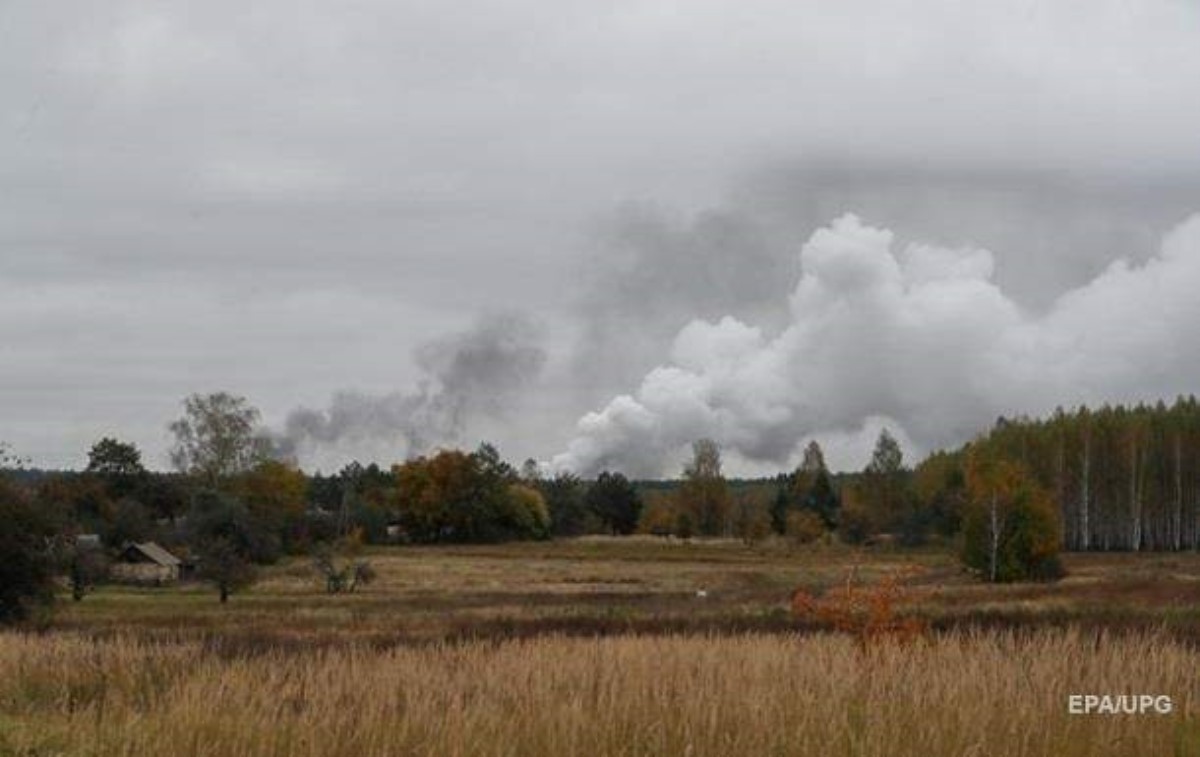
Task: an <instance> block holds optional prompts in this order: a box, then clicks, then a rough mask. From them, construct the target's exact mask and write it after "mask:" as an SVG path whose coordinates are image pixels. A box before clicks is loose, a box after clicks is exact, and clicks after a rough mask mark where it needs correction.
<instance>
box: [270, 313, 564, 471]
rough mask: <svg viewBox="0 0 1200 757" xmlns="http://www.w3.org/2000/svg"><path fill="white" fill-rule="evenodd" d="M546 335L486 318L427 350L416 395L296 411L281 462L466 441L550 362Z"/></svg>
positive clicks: (362, 397)
mask: <svg viewBox="0 0 1200 757" xmlns="http://www.w3.org/2000/svg"><path fill="white" fill-rule="evenodd" d="M541 339H542V331H541V329H540V328H539V327H538V325H537V324H535V323H534V322H533V321H532V320H530V319H529V318H528V317H527V316H525V315H522V314H520V313H500V314H489V315H487V316H485V317H482V318H480V319H479V321H478V322H477V323H476V324H475V325H474V326H473V327H472V328H470V329H469V330H467V331H464V332H462V333H459V334H454V335H451V336H447V337H443V338H441V339H437V340H434V341H432V342H429V343H426V344H424V345H422V346H421V347H420V348H419V349H417V351H416V354H415V359H416V362H417V365H418V366H419V367H420V368H421V371H422V373H423V374H424V378H423V379H422V380H421V382H420V384H419V386H418V387H417V389H416V390H415V391H411V392H393V393H391V394H385V395H368V394H362V393H357V392H349V391H344V392H339V393H337V394H335V395H334V396H333V399H332V400H331V402H330V404H329V407H328V408H326V409H324V410H312V409H309V408H299V409H297V410H294V411H292V412H291V413H290V414H289V415H288V417H287V421H286V422H285V424H284V429H283V432H282V433H281V434H279V435H278V439H277V446H278V449H279V452H280V454H281V455H283V456H287V457H295V456H297V455H298V454H301V453H305V452H309V453H311V452H313V451H317V450H321V449H323V448H329V447H337V446H339V445H343V444H345V443H350V444H354V443H361V442H370V443H383V444H385V445H389V446H392V445H400V446H402V447H403V449H402V450H398V452H400V453H401V454H403V455H408V456H412V455H417V454H422V453H424V452H427V451H429V450H430V449H432V448H433V447H435V446H437V445H441V444H453V443H457V442H460V441H461V436H462V434H463V432H464V430H466V429H467V428H468V427H469V426H470V424H471V423H472V421H474V420H478V419H480V418H498V417H501V416H503V415H504V413H505V412H506V410H508V409H509V408H510V405H511V403H512V402H513V400H514V398H515V396H516V395H517V394H518V393H519V391H520V390H521V389H522V388H523V387H524V386H526V385H527V384H528V383H529V382H531V381H533V380H534V379H535V378H536V377H537V375H538V374H539V372H540V371H541V369H542V366H543V364H544V363H545V360H546V354H545V350H544V349H543V347H542V346H541Z"/></svg>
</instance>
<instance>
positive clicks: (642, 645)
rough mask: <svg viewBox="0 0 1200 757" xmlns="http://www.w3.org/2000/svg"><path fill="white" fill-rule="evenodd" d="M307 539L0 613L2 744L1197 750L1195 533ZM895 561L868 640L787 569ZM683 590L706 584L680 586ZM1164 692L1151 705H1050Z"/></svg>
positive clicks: (1142, 756) (450, 751) (248, 751)
mask: <svg viewBox="0 0 1200 757" xmlns="http://www.w3.org/2000/svg"><path fill="white" fill-rule="evenodd" d="M370 557H371V559H372V561H373V563H374V565H375V567H376V568H377V571H378V574H379V580H378V582H377V583H374V584H372V585H370V586H369V587H367V588H366V589H365V590H363V591H361V592H359V593H357V594H354V595H339V596H330V595H327V594H325V593H324V591H323V590H322V585H321V583H320V581H319V580H318V579H317V578H316V577H315V576H314V574H313V572H312V571H311V568H310V567H309V564H308V563H307V562H306V561H299V560H298V561H291V562H285V563H283V564H281V565H278V566H274V567H272V568H270V569H268V570H267V571H266V572H265V574H264V576H263V578H262V580H261V581H260V582H259V583H258V584H257V585H256V586H255V587H254V588H253V589H251V590H250V591H248V592H246V593H245V594H239V595H236V596H235V597H234V598H233V599H232V600H231V601H230V603H229V604H228V605H224V606H222V605H220V604H219V603H218V602H217V600H216V595H215V593H214V592H213V591H211V590H209V589H207V588H205V587H203V586H196V585H184V586H180V587H174V588H166V589H156V590H149V589H141V590H139V589H131V588H122V587H105V588H103V589H102V590H101V591H99V592H97V593H96V594H94V595H92V596H89V597H88V598H87V599H86V600H85V601H84V602H82V603H77V604H76V603H71V602H69V601H68V602H64V603H63V604H62V605H61V606H60V608H59V612H58V614H57V616H56V619H55V621H54V625H53V626H52V627H51V628H50V629H48V631H47V632H45V633H42V634H39V635H33V634H30V635H19V634H13V633H10V634H5V635H0V756H3V757H7V756H8V755H57V754H63V755H95V756H96V757H101V756H104V755H131V756H134V755H150V754H172V755H211V756H212V757H225V756H226V755H230V756H232V755H333V756H335V757H336V756H338V755H347V757H348V756H349V755H355V756H357V755H390V754H397V755H399V754H421V755H426V754H428V755H570V754H580V755H583V754H586V755H652V754H653V755H657V754H689V755H760V754H766V755H833V756H834V757H836V756H838V755H861V756H863V757H875V756H876V755H899V756H900V757H905V756H906V755H912V756H913V757H917V756H918V755H920V756H921V757H939V756H940V755H975V756H986V755H1006V756H1007V755H1017V756H1021V755H1028V756H1033V755H1039V756H1040V755H1063V756H1064V757H1083V756H1084V755H1088V756H1089V757H1090V756H1091V755H1129V756H1130V757H1133V756H1134V755H1137V756H1138V757H1156V756H1157V755H1200V690H1198V686H1200V675H1197V672H1196V671H1197V670H1200V556H1198V555H1194V554H1188V555H1128V554H1113V555H1067V556H1066V564H1067V567H1068V569H1069V570H1070V576H1069V577H1068V578H1067V579H1066V580H1064V581H1062V582H1059V583H1055V584H1047V585H1031V584H1026V585H1013V586H985V585H982V584H979V583H977V582H976V581H974V580H973V579H972V578H971V577H970V576H968V575H966V574H964V573H963V572H962V571H961V570H960V569H959V567H958V565H957V562H956V561H955V559H954V558H953V556H952V555H951V554H950V553H948V552H947V551H944V550H942V551H938V550H929V551H922V552H887V551H883V552H871V551H853V550H848V549H845V548H814V549H809V550H800V551H796V550H790V549H787V548H784V547H782V546H781V545H773V546H772V545H767V546H762V547H757V548H748V547H746V546H744V545H742V544H739V543H736V542H705V543H693V544H682V543H677V542H666V541H659V540H653V539H619V540H613V539H583V540H578V541H570V542H556V543H539V544H511V545H503V546H488V547H422V548H390V549H380V550H376V551H375V552H373V553H372V554H371V555H370ZM851 572H855V573H856V574H857V575H858V576H860V577H861V578H864V579H866V580H872V579H875V578H879V577H882V576H885V575H890V574H893V573H896V572H902V573H903V574H904V575H905V576H906V578H905V579H904V586H905V594H906V598H905V601H904V605H903V609H904V611H905V612H907V613H912V614H916V615H919V616H922V617H923V618H924V619H926V620H928V621H929V622H930V624H931V627H932V628H933V629H934V633H932V634H930V635H929V636H928V637H927V638H924V639H921V640H918V641H917V642H915V643H913V644H910V645H908V646H900V645H896V644H895V643H894V642H885V643H884V644H883V645H882V646H876V647H870V648H869V649H868V651H866V652H863V651H861V650H860V648H859V647H858V646H857V645H856V643H855V641H854V640H853V639H851V638H848V637H845V636H840V635H831V634H828V633H823V632H821V631H820V630H819V629H815V628H813V627H808V626H801V625H798V624H797V622H796V620H795V619H794V618H793V617H792V616H791V615H790V614H789V612H788V609H787V608H788V603H789V598H790V595H791V593H792V591H793V590H794V589H795V588H797V587H804V588H806V589H808V590H809V591H820V590H821V589H825V588H829V587H832V586H835V585H839V584H840V583H842V582H843V581H845V579H846V577H847V575H848V574H850V573H851ZM700 589H703V590H704V591H705V592H706V596H704V597H699V596H697V590H700ZM1071 693H1081V694H1083V693H1096V694H1105V693H1112V694H1130V693H1135V694H1137V693H1150V694H1168V695H1170V696H1171V697H1172V698H1173V699H1174V701H1175V711H1174V712H1173V713H1172V714H1171V715H1169V716H1161V715H1146V716H1116V717H1099V716H1093V717H1081V716H1069V715H1068V714H1067V701H1066V697H1067V695H1068V694H1071Z"/></svg>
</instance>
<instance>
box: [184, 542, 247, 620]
mask: <svg viewBox="0 0 1200 757" xmlns="http://www.w3.org/2000/svg"><path fill="white" fill-rule="evenodd" d="M196 556H197V558H198V559H199V563H200V567H199V571H198V574H199V576H200V577H201V578H204V579H206V580H208V581H210V582H211V583H212V584H213V586H215V587H216V589H217V595H218V596H219V597H220V601H221V604H225V603H226V602H228V601H229V595H230V594H233V593H234V592H236V591H240V590H242V589H245V588H246V587H248V586H250V585H251V584H252V583H254V579H255V577H256V576H257V570H256V569H255V567H254V563H253V562H251V561H250V559H249V558H248V557H247V555H246V552H245V549H244V547H243V545H241V544H239V543H238V541H237V540H236V539H234V538H232V537H226V536H216V537H213V538H210V539H207V540H205V541H202V542H200V543H199V544H198V545H197V547H196Z"/></svg>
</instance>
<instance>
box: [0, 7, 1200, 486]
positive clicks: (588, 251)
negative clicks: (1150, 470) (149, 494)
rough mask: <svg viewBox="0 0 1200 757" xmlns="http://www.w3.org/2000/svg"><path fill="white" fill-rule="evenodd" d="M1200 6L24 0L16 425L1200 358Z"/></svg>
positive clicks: (845, 405)
mask: <svg viewBox="0 0 1200 757" xmlns="http://www.w3.org/2000/svg"><path fill="white" fill-rule="evenodd" d="M1197 39H1200V4H1198V3H1196V2H1192V1H1190V0H1188V1H1184V0H1178V1H1175V2H1165V1H1162V2H1160V1H1158V0H1140V1H1139V2H1103V1H1099V2H1097V1H1095V0H1092V1H1089V2H1001V3H961V2H950V1H949V0H946V1H944V2H915V3H914V2H895V3H891V2H857V1H850V2H838V3H815V2H814V3H797V2H794V0H789V1H786V2H785V1H783V0H779V1H778V2H775V1H767V2H758V3H745V2H732V1H728V2H713V1H709V0H686V2H685V1H684V0H677V1H676V2H658V1H656V0H637V1H636V2H634V1H628V2H626V1H624V0H616V1H614V2H605V3H596V2H575V1H573V0H523V1H522V0H518V1H517V2H504V3H500V2H495V3H492V2H457V1H455V0H449V1H447V2H438V3H426V2H402V1H399V0H379V1H378V2H372V1H361V2H345V3H323V2H295V1H290V2H245V1H244V0H243V1H241V2H225V1H224V0H209V2H204V3H195V2H193V3H183V2H170V1H169V0H153V1H150V0H147V1H146V2H122V1H121V0H112V1H111V2H103V3H95V2H78V3H70V2H61V3H44V2H34V1H32V0H30V1H28V2H24V1H21V0H0V93H2V94H3V99H2V100H0V133H2V134H3V137H2V138H0V440H6V441H8V442H9V443H10V444H11V445H12V447H13V448H14V451H16V452H17V453H19V454H21V455H23V456H26V457H29V458H31V459H32V461H33V462H34V463H35V464H37V465H41V466H78V465H81V464H82V463H83V462H84V461H85V457H86V450H87V448H88V447H89V446H90V444H91V443H92V442H93V441H95V440H96V439H97V438H98V437H100V436H102V435H115V436H118V437H120V438H123V439H129V440H132V441H135V442H137V443H138V444H139V445H140V446H141V447H142V448H143V450H144V452H145V456H146V459H147V462H148V463H150V464H151V465H152V466H155V467H164V466H165V464H166V456H165V450H166V448H167V445H168V443H169V439H168V437H167V433H166V430H165V426H166V424H167V422H169V421H170V420H171V419H172V418H174V417H176V416H177V415H178V413H179V410H180V401H181V399H182V398H183V397H184V396H185V395H187V394H189V393H192V392H208V391H215V390H229V391H233V392H235V393H238V394H242V395H245V396H246V397H247V398H249V400H250V401H251V402H252V403H253V404H255V405H256V406H258V407H259V408H261V409H262V411H263V415H264V421H265V423H267V424H268V425H269V426H270V427H271V428H273V429H274V430H275V431H276V432H278V433H279V434H281V435H283V436H285V437H286V438H287V439H288V441H289V442H290V443H291V444H292V445H293V449H294V451H295V453H296V454H297V455H298V457H299V459H300V461H301V462H302V463H303V464H304V465H305V466H306V467H309V468H313V467H318V466H319V467H324V468H325V469H329V468H331V467H336V466H337V465H338V464H340V463H341V462H344V461H345V460H347V459H349V458H350V457H354V456H363V457H371V458H374V459H378V460H379V461H380V462H385V463H388V462H392V461H395V460H398V459H402V458H403V457H404V456H405V455H407V454H411V453H413V452H419V451H422V450H423V449H427V448H430V447H432V446H436V445H438V444H462V445H466V446H474V445H475V444H476V443H477V442H478V441H479V440H480V439H483V438H486V439H489V440H491V441H494V442H495V443H497V444H498V446H499V447H500V450H501V452H502V453H503V454H504V455H505V456H506V457H508V458H510V459H515V460H520V459H523V458H525V457H534V458H536V459H538V460H543V461H547V462H548V463H551V464H552V465H556V466H560V467H571V468H574V469H576V470H579V471H581V472H585V473H588V472H594V469H596V468H598V467H605V466H616V467H621V468H624V469H626V470H627V471H628V472H630V473H637V474H642V475H648V474H656V473H662V472H666V473H672V472H674V471H675V470H676V469H677V466H678V463H679V461H680V459H681V455H682V454H683V453H682V451H681V450H682V448H683V447H684V446H685V445H686V442H687V441H688V440H689V439H691V438H694V437H695V436H698V435H708V436H713V437H715V438H717V440H718V441H719V442H720V443H721V444H722V445H723V446H724V447H725V449H726V450H727V459H728V461H729V464H730V466H731V468H732V469H733V470H734V471H735V472H738V471H740V472H760V471H770V470H778V469H779V468H781V467H783V466H788V465H791V464H793V463H794V462H795V458H796V456H797V453H798V450H799V449H800V448H801V447H802V444H803V442H804V441H806V440H807V439H809V438H817V439H818V440H819V441H822V442H823V443H824V444H826V446H827V447H829V448H830V451H831V454H830V455H829V456H830V458H831V460H832V461H833V462H834V464H835V465H837V466H839V467H858V466H859V465H861V464H862V462H863V460H862V457H863V456H864V455H865V454H866V449H867V448H868V447H869V441H870V439H871V438H872V437H873V436H874V435H875V434H876V433H877V432H878V429H879V427H881V426H889V427H891V428H893V430H894V431H896V432H897V434H898V435H899V436H900V437H901V438H902V439H903V440H904V441H905V443H906V445H907V447H908V450H907V451H908V452H909V454H910V456H916V455H919V454H921V453H923V452H925V451H927V450H928V449H930V448H932V447H935V446H939V445H943V444H956V443H959V442H961V441H963V440H964V439H965V438H967V437H969V436H970V434H971V433H973V432H974V430H981V429H982V428H984V427H986V425H987V424H988V423H990V421H991V420H992V419H993V418H994V417H995V415H996V414H997V413H1000V412H1003V413H1018V412H1044V411H1046V410H1047V409H1048V408H1050V407H1053V405H1054V404H1057V403H1062V404H1073V403H1074V402H1077V401H1082V400H1086V401H1103V400H1142V399H1154V398H1157V397H1158V396H1160V395H1166V396H1168V397H1170V396H1172V395H1173V394H1174V393H1177V392H1191V391H1196V389H1197V388H1200V354H1197V352H1196V350H1197V348H1196V347H1193V346H1191V341H1194V336H1192V335H1190V333H1189V329H1190V328H1192V327H1193V326H1194V324H1195V323H1197V322H1200V320H1196V318H1197V316H1200V313H1197V312H1196V311H1195V309H1194V307H1192V306H1191V305H1190V304H1189V303H1190V299H1189V297H1190V294H1191V293H1192V292H1198V291H1200V230H1197V228H1196V227H1195V226H1189V225H1188V224H1187V223H1186V221H1187V219H1188V218H1189V217H1190V216H1191V215H1192V214H1193V213H1197V212H1200V143H1198V142H1197V140H1196V135H1197V134H1200V106H1198V105H1197V103H1198V102H1200V44H1197V43H1196V41H1197ZM847 214H852V215H847ZM1164 239H1165V240H1166V242H1164ZM1118 260H1123V261H1125V262H1123V263H1116V264H1115V266H1116V267H1113V266H1114V261H1118ZM1192 276H1195V278H1189V277H1192ZM1188 319H1192V320H1190V321H1189V320H1188ZM963 324H967V325H963ZM831 341H836V342H837V343H838V346H837V347H836V349H835V348H833V347H830V346H829V343H830V342H831ZM981 342H982V343H983V345H982V346H981V345H980V343H981ZM1017 363H1021V365H1020V368H1019V369H1016V368H1013V365H1014V364H1017ZM917 365H919V366H920V368H919V369H918V368H917V367H915V366H917ZM747 366H752V369H751V368H750V367H747ZM681 398H682V399H681ZM684 400H686V402H685V401H684ZM300 408H305V410H304V411H299V412H298V409H300ZM289 418H290V420H289Z"/></svg>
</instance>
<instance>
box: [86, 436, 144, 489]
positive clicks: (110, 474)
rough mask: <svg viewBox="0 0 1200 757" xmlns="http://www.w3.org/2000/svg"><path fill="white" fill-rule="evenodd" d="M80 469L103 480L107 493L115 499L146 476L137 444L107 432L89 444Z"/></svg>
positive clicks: (137, 484)
mask: <svg viewBox="0 0 1200 757" xmlns="http://www.w3.org/2000/svg"><path fill="white" fill-rule="evenodd" d="M84 472H85V473H89V474H91V475H93V476H98V477H99V478H100V479H101V480H103V481H104V484H105V486H106V487H107V488H108V491H109V495H110V496H112V497H114V498H116V499H120V498H121V497H127V496H129V495H130V494H132V493H133V492H134V491H135V490H136V489H137V488H138V487H139V485H140V484H141V483H142V481H143V480H144V479H145V477H146V469H145V467H143V466H142V453H141V452H140V451H139V450H138V448H137V446H136V445H134V444H131V443H129V442H122V441H118V440H116V439H114V438H112V437H110V436H106V437H104V438H103V439H101V440H100V441H98V442H96V443H95V444H93V445H92V448H91V449H90V450H89V451H88V464H87V468H86V469H85V471H84Z"/></svg>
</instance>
